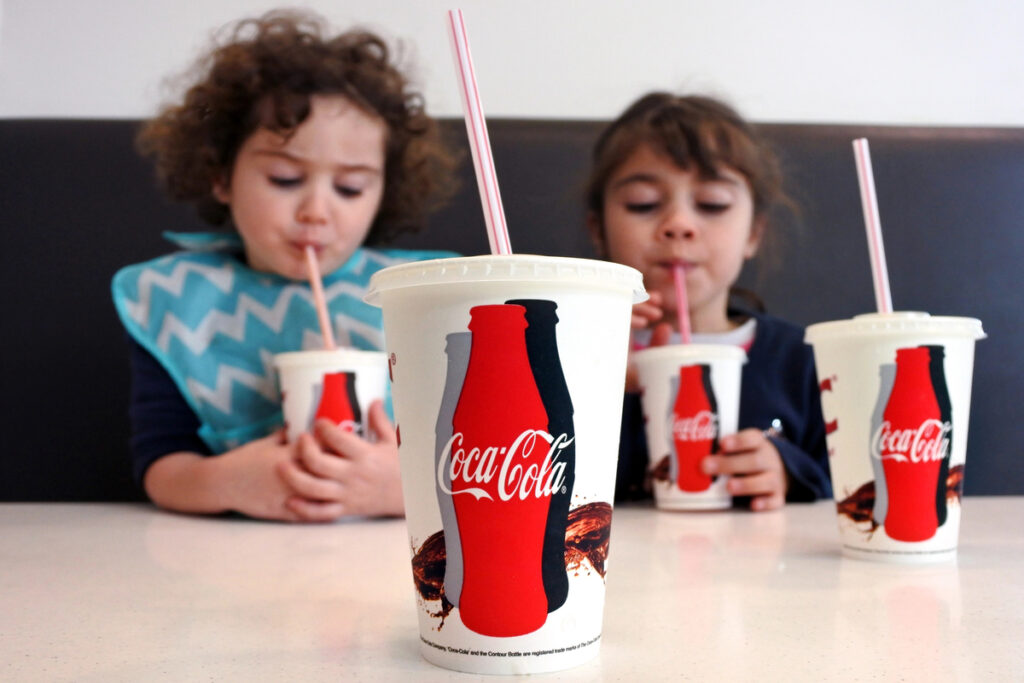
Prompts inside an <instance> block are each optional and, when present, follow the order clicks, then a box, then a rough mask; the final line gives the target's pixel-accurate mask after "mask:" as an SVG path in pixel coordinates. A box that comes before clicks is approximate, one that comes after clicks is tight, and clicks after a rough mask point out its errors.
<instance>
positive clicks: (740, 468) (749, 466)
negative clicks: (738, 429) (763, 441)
mask: <svg viewBox="0 0 1024 683" xmlns="http://www.w3.org/2000/svg"><path fill="white" fill-rule="evenodd" d="M759 455H760V454H759V453H735V454H733V455H708V456H705V458H704V460H703V461H702V462H701V464H700V466H701V469H702V470H703V471H704V474H711V475H714V474H724V475H728V476H733V475H747V474H753V473H755V472H763V471H765V470H766V469H767V468H766V467H764V465H763V462H762V459H761V458H760V457H759Z"/></svg>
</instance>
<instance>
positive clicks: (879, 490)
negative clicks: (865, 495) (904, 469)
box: [869, 363, 896, 526]
mask: <svg viewBox="0 0 1024 683" xmlns="http://www.w3.org/2000/svg"><path fill="white" fill-rule="evenodd" d="M895 380H896V364H895V363H886V364H885V365H880V366H879V367H878V401H877V402H876V403H875V409H874V411H873V412H872V413H871V432H870V434H871V443H872V449H874V445H873V444H874V439H875V435H876V434H878V430H879V429H881V427H882V415H883V414H884V413H885V406H886V404H888V403H889V395H890V394H892V385H893V382H894V381H895ZM880 456H881V453H874V452H872V453H871V454H870V456H869V457H870V458H871V469H872V470H873V471H874V473H875V506H874V510H873V511H872V517H874V520H875V524H877V525H878V526H882V525H883V524H885V515H886V513H888V511H889V494H888V490H887V489H886V486H885V470H884V469H883V467H882V460H881V457H880Z"/></svg>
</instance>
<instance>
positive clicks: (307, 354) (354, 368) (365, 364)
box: [274, 349, 388, 441]
mask: <svg viewBox="0 0 1024 683" xmlns="http://www.w3.org/2000/svg"><path fill="white" fill-rule="evenodd" d="M274 365H275V366H276V367H277V371H278V375H279V377H280V380H281V409H282V411H283V412H284V421H285V428H286V431H287V432H288V440H289V441H295V440H297V439H298V438H299V435H300V434H302V433H303V432H308V431H309V430H310V429H311V428H312V426H313V422H314V421H315V420H316V419H318V418H321V417H323V418H326V419H328V420H331V421H333V422H334V423H335V424H339V425H341V426H343V427H345V428H346V429H348V430H349V431H351V432H354V433H356V434H359V435H360V436H362V437H364V438H370V437H371V436H372V435H371V434H369V433H368V432H369V430H367V429H366V419H367V411H368V410H369V409H370V404H371V403H372V402H373V401H375V400H377V399H381V400H384V398H385V396H386V394H385V392H386V390H387V372H388V370H387V356H386V355H385V354H383V353H380V352H378V351H357V350H355V349H334V350H330V351H328V350H317V351H290V352H288V353H279V354H277V355H275V356H274Z"/></svg>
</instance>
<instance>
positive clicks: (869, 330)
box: [806, 311, 985, 344]
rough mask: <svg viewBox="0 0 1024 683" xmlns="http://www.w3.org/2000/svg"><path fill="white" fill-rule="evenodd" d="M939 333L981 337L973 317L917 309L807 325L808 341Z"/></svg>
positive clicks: (982, 332)
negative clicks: (936, 314) (943, 314)
mask: <svg viewBox="0 0 1024 683" xmlns="http://www.w3.org/2000/svg"><path fill="white" fill-rule="evenodd" d="M901 335H942V336H949V337H966V338H968V339H984V338H985V332H984V331H983V330H982V329H981V321H980V320H978V319H977V318H961V317H956V316H932V315H929V314H927V313H921V312H918V311H900V312H895V313H865V314H863V315H857V316H854V317H853V318H852V319H850V320H833V321H830V322H824V323H816V324H814V325H810V326H808V328H807V336H806V341H807V343H809V344H814V343H816V342H820V341H825V340H832V339H836V338H839V337H855V336H865V337H867V336H894V337H895V336H901Z"/></svg>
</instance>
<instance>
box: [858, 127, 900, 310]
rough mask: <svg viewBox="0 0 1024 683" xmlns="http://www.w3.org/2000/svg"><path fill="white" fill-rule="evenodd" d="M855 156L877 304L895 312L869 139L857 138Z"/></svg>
mask: <svg viewBox="0 0 1024 683" xmlns="http://www.w3.org/2000/svg"><path fill="white" fill-rule="evenodd" d="M853 156H854V159H855V160H856V161H857V182H858V183H859V184H860V203H861V208H862V209H863V210H864V228H865V229H866V230H867V234H868V252H869V253H870V254H871V275H872V278H871V279H872V282H873V283H874V285H875V306H876V307H877V308H878V312H879V313H892V292H890V291H889V269H888V267H887V266H886V265H885V246H884V245H883V244H882V221H881V219H880V218H879V216H878V198H877V197H876V195H875V178H874V174H873V173H872V171H871V152H870V151H869V150H868V141H867V139H866V138H857V139H856V140H854V141H853Z"/></svg>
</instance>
